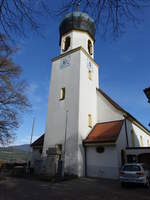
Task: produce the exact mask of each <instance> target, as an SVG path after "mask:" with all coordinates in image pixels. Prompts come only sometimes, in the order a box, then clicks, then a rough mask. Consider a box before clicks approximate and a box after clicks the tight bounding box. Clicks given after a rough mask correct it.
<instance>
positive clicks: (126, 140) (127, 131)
mask: <svg viewBox="0 0 150 200" xmlns="http://www.w3.org/2000/svg"><path fill="white" fill-rule="evenodd" d="M125 132H126V141H127V147H129V140H128V131H127V118H125Z"/></svg>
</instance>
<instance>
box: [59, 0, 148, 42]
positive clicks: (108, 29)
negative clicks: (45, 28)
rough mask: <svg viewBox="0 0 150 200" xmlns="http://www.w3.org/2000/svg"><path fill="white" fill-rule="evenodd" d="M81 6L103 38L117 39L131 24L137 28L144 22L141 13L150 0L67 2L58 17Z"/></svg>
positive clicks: (84, 0) (68, 0)
mask: <svg viewBox="0 0 150 200" xmlns="http://www.w3.org/2000/svg"><path fill="white" fill-rule="evenodd" d="M61 2H62V1H61ZM79 4H80V10H81V11H83V12H87V13H89V15H90V16H92V17H93V18H94V20H95V22H96V25H97V28H99V32H100V33H101V34H102V35H103V36H106V35H107V34H109V35H111V36H113V37H115V38H116V37H118V36H119V35H120V34H121V33H123V32H125V30H126V27H127V26H128V25H129V23H131V24H132V25H134V26H137V25H138V24H139V23H140V22H141V21H142V19H141V13H142V12H143V11H144V8H146V7H149V6H150V0H65V1H63V2H62V4H61V6H60V8H59V9H58V10H57V15H64V14H66V13H68V12H70V11H75V10H76V11H77V10H78V9H79Z"/></svg>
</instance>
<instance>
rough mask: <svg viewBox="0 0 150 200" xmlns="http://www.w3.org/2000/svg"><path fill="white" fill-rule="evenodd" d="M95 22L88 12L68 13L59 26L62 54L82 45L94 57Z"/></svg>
mask: <svg viewBox="0 0 150 200" xmlns="http://www.w3.org/2000/svg"><path fill="white" fill-rule="evenodd" d="M95 30H96V28H95V23H94V21H93V19H92V18H91V17H89V16H88V15H87V14H86V13H82V12H73V13H70V14H68V15H67V16H66V17H65V18H64V19H63V20H62V22H61V24H60V26H59V32H60V49H61V54H63V53H65V52H68V51H70V50H72V49H75V48H77V47H82V48H84V49H85V50H86V52H87V53H88V54H89V55H90V56H91V57H92V58H94V42H95Z"/></svg>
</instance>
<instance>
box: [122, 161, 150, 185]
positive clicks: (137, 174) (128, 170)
mask: <svg viewBox="0 0 150 200" xmlns="http://www.w3.org/2000/svg"><path fill="white" fill-rule="evenodd" d="M149 178H150V177H149V170H147V169H144V165H143V164H141V163H131V164H130V163H127V164H125V165H124V166H123V167H122V168H121V171H120V182H121V184H122V186H124V185H125V184H127V183H137V184H143V185H145V186H147V187H149Z"/></svg>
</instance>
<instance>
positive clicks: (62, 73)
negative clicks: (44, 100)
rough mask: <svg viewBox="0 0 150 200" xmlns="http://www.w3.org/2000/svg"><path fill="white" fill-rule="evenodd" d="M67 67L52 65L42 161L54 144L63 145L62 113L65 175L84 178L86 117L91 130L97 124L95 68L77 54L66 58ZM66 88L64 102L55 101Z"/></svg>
mask: <svg viewBox="0 0 150 200" xmlns="http://www.w3.org/2000/svg"><path fill="white" fill-rule="evenodd" d="M68 56H69V57H70V66H68V67H66V68H63V69H62V68H61V67H60V66H61V63H62V60H63V59H64V57H63V58H60V59H58V60H56V61H54V62H53V64H52V78H51V84H50V95H49V100H48V113H47V124H46V134H45V138H44V148H43V157H44V156H46V150H47V149H48V148H49V147H54V146H55V145H56V144H64V140H65V123H66V111H67V110H68V121H67V140H66V141H67V142H66V153H65V170H66V172H68V173H69V172H70V173H74V174H77V175H78V176H83V175H84V149H83V146H82V141H83V139H85V138H86V136H87V135H88V134H89V132H90V131H91V128H89V127H88V114H91V115H92V122H93V126H94V125H95V123H96V122H97V103H96V101H97V97H96V96H97V95H96V88H97V86H98V67H97V66H96V65H95V63H94V62H92V61H91V59H90V60H89V58H88V57H87V55H86V54H85V53H84V52H83V51H82V50H78V51H77V52H74V53H72V54H70V55H68ZM89 61H90V62H92V69H93V71H92V80H89V78H88V65H87V63H88V62H89ZM62 87H65V88H66V97H65V100H63V101H59V95H60V90H61V88H62Z"/></svg>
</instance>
